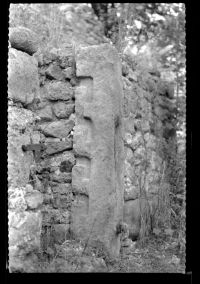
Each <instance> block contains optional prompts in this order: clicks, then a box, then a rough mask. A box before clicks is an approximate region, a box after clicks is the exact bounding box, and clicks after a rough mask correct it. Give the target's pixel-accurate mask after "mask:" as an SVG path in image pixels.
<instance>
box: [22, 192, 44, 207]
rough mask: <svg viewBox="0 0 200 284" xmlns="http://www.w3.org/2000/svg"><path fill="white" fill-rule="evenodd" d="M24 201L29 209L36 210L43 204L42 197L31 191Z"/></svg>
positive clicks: (40, 194) (38, 193)
mask: <svg viewBox="0 0 200 284" xmlns="http://www.w3.org/2000/svg"><path fill="white" fill-rule="evenodd" d="M25 200H26V203H27V205H28V208H30V209H36V208H38V207H39V206H40V205H42V203H43V195H42V193H40V192H39V191H37V190H33V191H32V192H29V193H27V194H26V195H25Z"/></svg>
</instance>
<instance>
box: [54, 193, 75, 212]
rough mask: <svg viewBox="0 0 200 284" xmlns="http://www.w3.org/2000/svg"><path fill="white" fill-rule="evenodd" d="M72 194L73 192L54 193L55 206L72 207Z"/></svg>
mask: <svg viewBox="0 0 200 284" xmlns="http://www.w3.org/2000/svg"><path fill="white" fill-rule="evenodd" d="M71 200H72V196H71V193H68V194H67V195H60V194H54V197H53V202H52V203H53V207H54V208H61V209H70V207H71Z"/></svg>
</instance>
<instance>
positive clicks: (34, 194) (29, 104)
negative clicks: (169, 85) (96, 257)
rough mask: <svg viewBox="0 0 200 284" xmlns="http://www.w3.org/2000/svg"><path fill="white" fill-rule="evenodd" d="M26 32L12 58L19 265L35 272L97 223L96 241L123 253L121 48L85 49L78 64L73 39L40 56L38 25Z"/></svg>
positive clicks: (12, 253) (13, 198)
mask: <svg viewBox="0 0 200 284" xmlns="http://www.w3.org/2000/svg"><path fill="white" fill-rule="evenodd" d="M23 32H24V33H26V36H24V37H23V36H21V38H20V39H18V37H17V34H18V30H17V29H15V30H13V31H12V34H13V37H11V39H10V41H11V48H10V51H9V64H8V99H9V108H8V114H9V116H8V125H9V126H8V169H9V171H8V182H9V190H8V192H9V267H10V271H11V272H17V271H20V272H34V271H35V270H36V267H37V264H38V261H39V259H41V257H42V258H43V257H44V258H45V259H46V258H47V259H49V258H52V257H53V256H55V254H56V245H59V244H62V243H63V242H64V241H65V240H66V239H70V238H74V237H76V238H79V239H83V240H85V239H86V237H88V233H89V231H88V230H89V228H91V226H92V234H91V244H92V243H93V244H96V243H101V244H103V245H104V247H105V248H106V249H108V251H109V252H110V254H111V255H113V256H115V255H118V254H119V250H120V237H119V235H118V234H117V233H116V226H117V223H119V221H121V220H122V218H123V182H122V180H123V157H124V156H123V122H122V109H121V107H122V81H121V66H120V61H119V58H118V56H117V53H116V51H115V50H114V49H113V48H112V47H110V46H109V45H104V46H96V47H92V48H89V49H87V48H86V49H78V50H77V53H76V64H75V57H74V50H73V47H72V45H69V46H68V47H66V48H65V50H64V51H62V50H59V49H53V50H51V51H49V52H46V53H45V54H41V53H36V54H34V55H33V56H31V55H30V54H29V53H30V44H28V48H27V52H26V42H28V43H29V42H30V41H29V40H28V39H27V34H31V32H29V33H27V30H23V29H21V28H20V34H21V33H23ZM14 33H16V35H14ZM12 38H14V40H12ZM20 40H22V43H20V44H19V42H20ZM16 42H18V44H16ZM21 46H23V48H22V49H23V51H22V50H19V49H20V48H21ZM33 50H34V48H33ZM96 53H98V54H99V56H96ZM75 101H76V103H75ZM74 127H75V128H74ZM73 129H74V130H73ZM74 131H75V132H74ZM73 132H74V133H73ZM18 223H19V224H21V225H18ZM19 254H20V255H21V257H20V258H19ZM24 262H26V263H27V265H24Z"/></svg>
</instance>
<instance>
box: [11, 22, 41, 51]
mask: <svg viewBox="0 0 200 284" xmlns="http://www.w3.org/2000/svg"><path fill="white" fill-rule="evenodd" d="M9 40H10V43H11V46H12V47H13V48H15V49H18V50H21V51H24V52H26V53H28V54H30V55H32V54H33V53H35V52H36V51H37V50H38V47H39V41H38V38H37V35H36V33H34V32H33V31H31V30H29V29H27V28H25V27H15V28H10V29H9Z"/></svg>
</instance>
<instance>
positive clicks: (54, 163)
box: [48, 151, 75, 172]
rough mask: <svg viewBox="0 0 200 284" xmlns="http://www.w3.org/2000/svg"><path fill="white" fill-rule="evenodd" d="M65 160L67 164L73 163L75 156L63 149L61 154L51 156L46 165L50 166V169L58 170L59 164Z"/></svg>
mask: <svg viewBox="0 0 200 284" xmlns="http://www.w3.org/2000/svg"><path fill="white" fill-rule="evenodd" d="M63 162H64V164H65V163H66V162H67V163H69V164H72V165H74V164H75V157H74V154H73V153H72V151H65V152H63V153H62V155H57V156H52V157H51V158H50V159H49V161H48V166H50V167H51V171H52V172H54V171H58V172H60V167H61V164H62V163H63Z"/></svg>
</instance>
